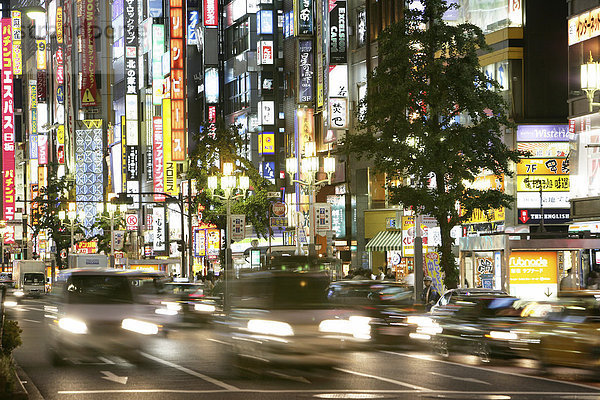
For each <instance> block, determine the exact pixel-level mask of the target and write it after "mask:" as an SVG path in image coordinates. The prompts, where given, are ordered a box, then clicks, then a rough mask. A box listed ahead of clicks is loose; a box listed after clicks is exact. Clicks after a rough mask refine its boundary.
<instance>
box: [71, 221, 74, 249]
mask: <svg viewBox="0 0 600 400" xmlns="http://www.w3.org/2000/svg"><path fill="white" fill-rule="evenodd" d="M74 223H75V221H74V220H73V219H71V254H73V253H75V245H74V244H73V227H74Z"/></svg>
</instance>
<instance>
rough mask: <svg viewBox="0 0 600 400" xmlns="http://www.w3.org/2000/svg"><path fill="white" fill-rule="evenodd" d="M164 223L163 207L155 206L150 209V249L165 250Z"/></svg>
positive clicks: (165, 232)
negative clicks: (151, 238) (151, 239)
mask: <svg viewBox="0 0 600 400" xmlns="http://www.w3.org/2000/svg"><path fill="white" fill-rule="evenodd" d="M166 224H167V221H166V218H165V208H164V207H156V206H155V207H154V208H153V209H152V233H153V234H154V235H153V236H154V242H153V244H152V249H153V250H154V251H165V250H166V249H167V228H166Z"/></svg>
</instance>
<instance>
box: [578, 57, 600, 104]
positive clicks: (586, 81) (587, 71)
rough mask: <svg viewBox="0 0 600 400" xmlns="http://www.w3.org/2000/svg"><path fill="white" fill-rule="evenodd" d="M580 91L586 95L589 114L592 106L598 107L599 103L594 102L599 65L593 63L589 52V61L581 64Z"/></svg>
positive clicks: (598, 79)
mask: <svg viewBox="0 0 600 400" xmlns="http://www.w3.org/2000/svg"><path fill="white" fill-rule="evenodd" d="M581 90H583V91H584V92H585V94H586V95H587V98H588V103H589V107H590V112H592V111H593V106H600V103H595V102H594V95H595V94H596V92H597V91H598V90H600V64H599V63H597V62H594V59H593V58H592V52H591V51H590V59H589V61H588V62H587V63H585V64H581Z"/></svg>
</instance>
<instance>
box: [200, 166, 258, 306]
mask: <svg viewBox="0 0 600 400" xmlns="http://www.w3.org/2000/svg"><path fill="white" fill-rule="evenodd" d="M220 181H221V182H220V183H221V190H222V191H223V194H224V195H223V196H221V195H218V194H216V193H215V191H216V190H217V189H218V188H219V177H218V176H216V175H211V176H209V177H208V190H209V191H210V195H211V196H212V197H213V198H216V199H219V200H222V201H224V202H225V207H226V210H227V211H226V212H227V214H226V215H227V218H226V220H227V227H226V228H225V294H224V300H223V303H224V307H225V309H227V306H228V298H227V296H228V294H229V291H228V277H227V274H228V272H229V269H230V267H229V262H230V260H231V226H230V225H231V222H230V219H231V202H232V201H233V200H236V199H240V198H243V197H246V192H248V189H249V188H250V178H249V177H248V176H246V175H239V176H236V175H234V174H233V163H230V162H226V163H223V174H222V175H221V179H220Z"/></svg>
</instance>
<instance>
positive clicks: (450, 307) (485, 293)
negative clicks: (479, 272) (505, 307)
mask: <svg viewBox="0 0 600 400" xmlns="http://www.w3.org/2000/svg"><path fill="white" fill-rule="evenodd" d="M475 297H509V295H508V293H506V292H505V291H503V290H495V289H484V288H458V289H450V290H447V291H446V292H445V293H444V294H443V295H442V296H441V297H440V298H439V300H438V301H437V303H435V305H434V306H433V307H431V310H430V312H431V314H434V315H437V314H441V315H445V314H452V313H453V312H454V311H455V310H456V309H457V308H458V307H457V306H456V304H457V303H459V302H461V301H465V300H467V299H469V298H475Z"/></svg>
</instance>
